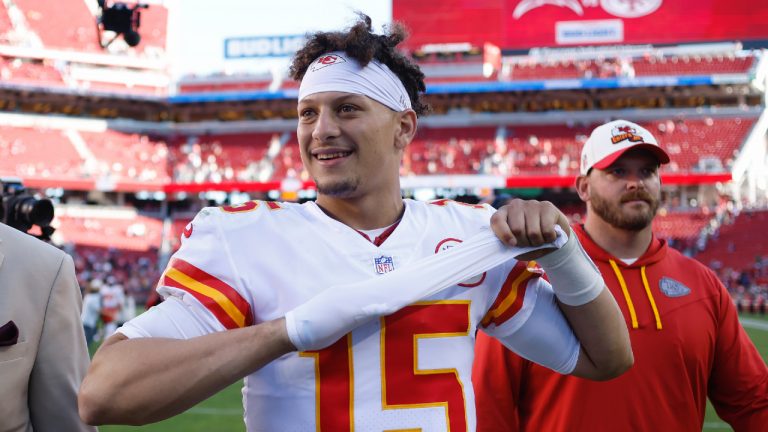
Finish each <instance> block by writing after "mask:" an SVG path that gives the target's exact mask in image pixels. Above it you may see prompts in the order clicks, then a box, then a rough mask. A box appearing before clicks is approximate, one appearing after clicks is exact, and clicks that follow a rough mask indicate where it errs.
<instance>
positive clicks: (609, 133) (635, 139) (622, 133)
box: [581, 120, 669, 175]
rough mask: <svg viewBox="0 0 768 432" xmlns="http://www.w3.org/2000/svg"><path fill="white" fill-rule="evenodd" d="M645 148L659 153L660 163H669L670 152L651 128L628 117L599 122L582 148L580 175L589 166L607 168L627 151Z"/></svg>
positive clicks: (585, 171)
mask: <svg viewBox="0 0 768 432" xmlns="http://www.w3.org/2000/svg"><path fill="white" fill-rule="evenodd" d="M635 148H643V149H646V150H648V151H650V152H651V153H653V154H654V156H656V158H657V159H658V160H659V163H660V164H665V163H669V155H668V154H667V152H665V151H664V149H662V148H661V147H659V143H658V141H656V138H654V136H653V135H651V133H650V132H649V131H648V129H646V128H644V127H642V126H640V125H639V124H637V123H632V122H631V121H627V120H614V121H612V122H608V123H606V124H604V125H600V126H598V127H596V128H595V130H593V131H592V134H591V135H590V136H589V139H587V142H586V143H584V147H583V148H582V149H581V175H587V173H588V172H589V170H590V169H592V168H597V169H605V168H608V167H609V166H610V165H611V164H612V163H614V162H616V159H618V158H619V157H621V155H623V154H624V153H625V152H626V151H627V150H629V149H635Z"/></svg>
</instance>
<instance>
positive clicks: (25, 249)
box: [0, 178, 95, 432]
mask: <svg viewBox="0 0 768 432" xmlns="http://www.w3.org/2000/svg"><path fill="white" fill-rule="evenodd" d="M0 186H1V187H2V188H1V189H0V195H1V197H0V198H1V200H0V201H1V204H2V205H0V222H2V223H0V395H2V396H1V397H2V403H0V432H6V431H7V432H11V431H13V432H16V431H19V432H31V431H33V430H34V431H35V432H40V431H42V432H45V431H93V430H95V428H92V427H90V426H86V425H84V424H83V423H82V422H81V421H80V417H79V416H78V413H77V391H78V388H79V387H80V382H81V381H82V379H83V376H84V375H85V371H86V369H87V368H88V363H89V359H88V350H87V349H86V346H85V335H84V333H83V327H82V324H81V322H80V307H81V303H82V297H81V294H80V287H79V286H78V284H77V279H76V278H75V268H74V265H73V263H72V259H71V258H70V257H69V255H67V254H65V253H64V252H62V251H60V250H58V249H56V248H55V247H53V246H51V245H49V244H46V243H45V242H44V241H41V240H40V239H36V238H34V237H33V236H31V235H29V234H27V233H26V232H27V231H28V230H29V229H30V228H31V227H32V225H38V226H39V227H40V228H41V230H42V232H43V235H42V236H40V237H43V238H47V237H49V236H50V234H51V232H52V231H53V230H52V229H51V228H50V227H49V226H48V224H49V223H50V221H51V219H52V218H53V204H51V202H50V201H49V200H46V199H36V198H34V197H33V196H31V195H29V194H27V193H26V191H25V190H24V187H23V186H22V185H21V182H20V181H18V180H16V179H13V180H8V179H1V178H0ZM39 224H42V225H39Z"/></svg>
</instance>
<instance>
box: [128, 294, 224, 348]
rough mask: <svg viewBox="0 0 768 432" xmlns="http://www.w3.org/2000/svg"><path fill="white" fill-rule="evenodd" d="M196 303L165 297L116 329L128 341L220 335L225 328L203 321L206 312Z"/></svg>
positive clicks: (209, 321)
mask: <svg viewBox="0 0 768 432" xmlns="http://www.w3.org/2000/svg"><path fill="white" fill-rule="evenodd" d="M195 309H203V308H202V306H200V305H199V304H197V303H193V302H189V303H185V302H183V301H182V300H180V299H179V298H177V297H168V299H167V300H165V301H164V302H162V303H160V304H159V305H157V306H155V307H153V308H150V309H149V310H148V311H146V312H144V313H143V314H141V315H139V316H137V317H136V318H134V319H132V320H130V321H128V322H127V323H125V324H124V325H123V326H122V327H120V328H119V329H117V332H118V333H122V334H123V335H125V336H127V337H128V338H141V337H161V338H170V339H190V338H193V337H196V336H202V335H205V334H209V333H213V332H217V331H223V330H225V329H224V326H220V327H219V328H212V327H211V324H210V323H211V322H212V321H211V320H203V319H201V317H203V316H205V314H206V313H207V311H205V310H197V311H195Z"/></svg>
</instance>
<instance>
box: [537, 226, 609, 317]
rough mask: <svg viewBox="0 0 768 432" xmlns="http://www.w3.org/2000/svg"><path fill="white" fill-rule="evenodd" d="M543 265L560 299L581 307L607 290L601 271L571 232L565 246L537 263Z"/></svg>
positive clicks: (570, 304)
mask: <svg viewBox="0 0 768 432" xmlns="http://www.w3.org/2000/svg"><path fill="white" fill-rule="evenodd" d="M536 262H537V263H538V264H539V265H541V268H542V269H544V271H545V272H546V274H547V276H548V277H549V283H550V284H552V289H553V290H554V291H555V295H556V296H557V298H558V300H560V301H561V302H563V303H565V304H567V305H569V306H581V305H584V304H587V303H589V302H591V301H592V300H594V299H595V298H597V296H598V295H600V293H601V292H602V291H603V289H604V287H605V281H604V280H603V277H602V275H601V274H600V270H598V269H597V266H595V263H593V262H592V260H591V259H590V258H589V256H588V255H587V253H586V252H585V251H584V248H582V247H581V243H580V242H579V239H578V238H577V237H576V234H574V233H573V231H571V234H570V238H569V239H568V242H567V243H566V244H565V246H563V247H561V248H560V249H558V250H556V251H554V252H551V253H548V254H547V255H544V256H543V257H541V258H539V259H537V260H536Z"/></svg>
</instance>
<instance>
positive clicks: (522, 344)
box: [485, 279, 581, 374]
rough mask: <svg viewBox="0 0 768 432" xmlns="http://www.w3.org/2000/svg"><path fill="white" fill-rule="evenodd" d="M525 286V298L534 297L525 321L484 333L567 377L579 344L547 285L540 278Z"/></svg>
mask: <svg viewBox="0 0 768 432" xmlns="http://www.w3.org/2000/svg"><path fill="white" fill-rule="evenodd" d="M529 283H530V284H531V286H529V287H528V290H527V292H526V297H529V296H535V297H536V299H535V302H534V304H533V310H532V312H531V314H530V316H529V317H528V319H526V320H525V321H524V322H523V323H522V325H515V326H512V325H507V326H505V325H501V326H498V327H496V326H492V327H489V328H487V329H485V332H486V333H488V334H489V335H491V336H493V337H495V338H496V339H498V340H499V341H500V342H501V343H502V344H504V346H506V347H507V348H508V349H510V350H512V351H513V352H515V353H517V354H518V355H520V356H521V357H523V358H525V359H528V360H530V361H532V362H534V363H538V364H540V365H542V366H545V367H547V368H549V369H552V370H554V371H556V372H559V373H561V374H569V373H571V372H573V369H574V368H575V367H576V362H577V361H578V360H579V351H580V349H581V347H580V345H579V341H578V339H576V335H574V334H573V331H572V330H571V327H570V326H569V325H568V321H566V319H565V316H564V315H563V313H562V312H561V311H560V308H559V307H558V306H557V302H556V301H555V295H554V292H553V291H552V288H551V287H550V286H549V284H548V283H547V282H546V281H545V280H543V279H536V280H532V281H531V282H529ZM528 300H529V299H528V298H526V301H528Z"/></svg>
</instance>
